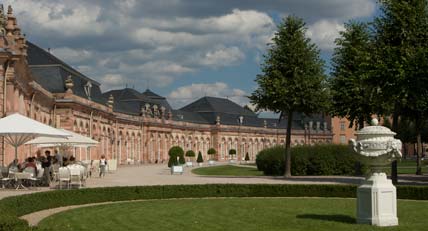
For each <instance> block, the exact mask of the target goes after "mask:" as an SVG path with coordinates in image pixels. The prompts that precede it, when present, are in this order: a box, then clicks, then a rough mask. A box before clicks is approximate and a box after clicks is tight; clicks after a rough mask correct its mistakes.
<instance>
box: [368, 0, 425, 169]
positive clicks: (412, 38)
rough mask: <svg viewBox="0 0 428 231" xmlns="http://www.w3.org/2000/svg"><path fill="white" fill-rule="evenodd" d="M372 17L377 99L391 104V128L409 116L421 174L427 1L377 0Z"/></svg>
mask: <svg viewBox="0 0 428 231" xmlns="http://www.w3.org/2000/svg"><path fill="white" fill-rule="evenodd" d="M380 3H381V14H380V16H379V17H377V18H376V19H375V22H374V31H375V35H376V36H375V43H376V46H375V47H376V48H377V49H376V52H375V54H376V56H377V57H376V59H375V60H376V68H377V75H374V76H373V78H372V81H373V82H376V83H377V84H379V88H380V89H381V95H382V97H380V98H379V99H380V100H381V101H383V102H390V104H391V105H393V110H392V113H393V126H392V127H393V130H395V131H397V129H398V121H399V120H398V118H399V116H405V117H407V118H410V119H411V120H412V121H413V122H414V124H415V129H416V138H417V146H418V148H417V149H418V150H417V153H418V158H417V159H418V161H417V172H416V173H417V174H421V163H420V157H421V154H422V144H421V129H420V128H421V127H422V124H423V122H424V121H425V120H426V119H427V118H428V88H427V86H428V47H427V42H428V1H426V0H381V1H380Z"/></svg>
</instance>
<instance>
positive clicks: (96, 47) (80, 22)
mask: <svg viewBox="0 0 428 231" xmlns="http://www.w3.org/2000/svg"><path fill="white" fill-rule="evenodd" d="M3 3H4V4H11V5H12V7H13V8H14V14H15V15H16V16H17V19H18V24H19V26H20V27H21V28H22V31H23V32H24V33H25V34H26V35H27V39H28V40H30V41H32V42H34V43H36V44H38V45H39V46H41V47H43V48H45V49H47V48H51V51H52V53H53V54H55V55H56V56H58V57H59V58H60V59H62V60H64V61H65V62H67V63H69V64H70V65H72V66H73V67H75V68H76V69H78V70H79V71H81V72H82V73H84V74H85V75H87V76H88V77H90V78H93V79H95V80H97V81H98V82H100V83H101V84H102V89H103V91H106V90H110V89H119V88H123V87H125V86H126V85H127V86H128V87H134V88H135V89H137V90H140V91H144V90H145V89H146V88H147V87H148V86H149V87H150V89H151V90H153V91H154V92H157V93H158V94H160V95H163V96H166V97H167V98H168V100H169V102H170V103H171V104H172V106H173V107H175V108H179V107H181V106H184V105H185V104H187V103H189V102H191V101H194V100H196V99H198V98H199V97H202V96H204V95H208V96H218V97H228V98H230V99H231V100H233V101H235V102H237V103H239V104H241V105H244V104H247V103H248V99H247V98H246V97H245V96H246V95H249V94H251V92H252V91H253V90H254V89H255V88H256V87H257V86H256V83H255V82H254V79H255V76H256V75H257V74H259V73H260V68H259V67H260V63H261V62H262V61H263V52H265V50H266V43H268V42H269V41H270V38H272V36H273V34H274V32H275V29H276V24H277V23H278V22H279V21H280V19H281V18H282V17H284V16H287V15H290V14H293V15H296V16H299V17H302V18H303V19H304V20H305V21H306V23H307V27H308V31H307V36H309V37H310V38H311V39H312V41H313V42H314V43H316V44H317V45H318V47H319V48H320V50H321V54H322V57H323V58H324V59H325V60H326V62H329V58H330V55H331V52H332V50H333V48H334V42H333V41H334V39H335V38H336V37H337V35H338V31H340V30H342V29H343V23H344V22H347V21H349V20H351V19H356V20H368V19H370V18H372V17H373V15H375V14H376V12H377V5H376V1H375V0H322V1H320V0H264V1H260V0H240V1H234V0H216V1H207V0H198V1H194V0H157V1H152V0H140V1H137V0H120V1H119V0H92V1H84V0H73V1H67V0H62V1H61V0H40V1H30V0H7V1H3Z"/></svg>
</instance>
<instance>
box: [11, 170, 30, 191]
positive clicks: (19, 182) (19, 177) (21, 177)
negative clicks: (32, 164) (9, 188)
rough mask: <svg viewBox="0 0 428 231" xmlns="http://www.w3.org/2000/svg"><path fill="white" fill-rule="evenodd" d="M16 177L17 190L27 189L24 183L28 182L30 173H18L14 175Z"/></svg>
mask: <svg viewBox="0 0 428 231" xmlns="http://www.w3.org/2000/svg"><path fill="white" fill-rule="evenodd" d="M14 175H15V181H16V190H18V189H20V188H22V189H27V188H26V187H25V186H24V185H23V184H22V182H23V181H24V180H28V179H29V178H30V177H31V173H28V172H16V173H14Z"/></svg>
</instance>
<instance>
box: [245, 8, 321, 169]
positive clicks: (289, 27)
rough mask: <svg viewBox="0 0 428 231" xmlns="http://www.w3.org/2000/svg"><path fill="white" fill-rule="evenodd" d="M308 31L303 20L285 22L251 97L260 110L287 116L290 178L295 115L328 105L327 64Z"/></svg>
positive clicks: (268, 52)
mask: <svg viewBox="0 0 428 231" xmlns="http://www.w3.org/2000/svg"><path fill="white" fill-rule="evenodd" d="M306 30H307V29H306V25H305V23H304V21H303V20H302V19H300V18H297V17H295V16H288V17H286V18H285V19H283V21H282V22H281V23H280V24H279V25H278V30H277V32H276V33H275V36H274V38H273V39H272V40H273V43H271V44H270V45H269V48H268V51H267V54H266V55H265V56H264V63H263V64H262V72H263V74H260V75H257V77H256V82H257V84H258V88H257V89H256V90H255V91H254V92H253V93H252V94H251V96H250V97H249V98H250V101H251V103H253V104H255V105H257V110H259V109H267V110H270V111H274V112H281V114H282V115H284V116H286V117H287V133H286V144H285V146H286V149H287V151H286V152H285V153H286V154H287V156H286V164H287V172H286V176H290V166H291V159H290V156H291V153H290V151H289V150H290V143H291V142H290V137H291V122H292V121H293V118H292V117H293V112H303V113H306V114H311V113H315V112H321V111H323V110H324V109H325V108H326V105H327V103H328V100H327V99H328V91H327V90H326V89H327V87H326V76H325V74H324V62H323V61H322V59H321V58H320V55H319V50H318V48H317V47H316V45H315V44H313V43H312V42H311V41H310V39H309V38H307V37H306V34H305V33H306Z"/></svg>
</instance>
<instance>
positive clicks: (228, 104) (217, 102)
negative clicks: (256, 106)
mask: <svg viewBox="0 0 428 231" xmlns="http://www.w3.org/2000/svg"><path fill="white" fill-rule="evenodd" d="M180 110H182V111H190V112H199V113H200V112H204V113H206V112H212V113H214V112H215V113H224V114H232V115H243V116H256V114H255V113H254V112H252V111H249V110H247V109H244V108H243V107H241V106H239V105H238V104H236V103H234V102H232V101H230V100H228V99H224V98H217V97H209V96H205V97H202V98H200V99H198V100H196V101H195V102H193V103H191V104H189V105H187V106H184V107H183V108H181V109H180Z"/></svg>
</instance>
